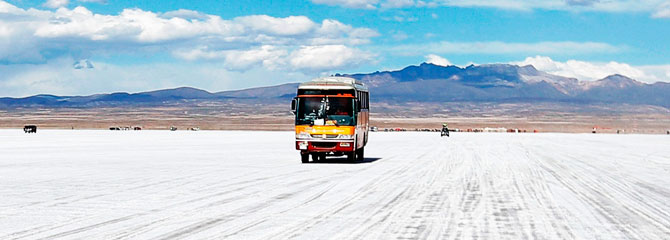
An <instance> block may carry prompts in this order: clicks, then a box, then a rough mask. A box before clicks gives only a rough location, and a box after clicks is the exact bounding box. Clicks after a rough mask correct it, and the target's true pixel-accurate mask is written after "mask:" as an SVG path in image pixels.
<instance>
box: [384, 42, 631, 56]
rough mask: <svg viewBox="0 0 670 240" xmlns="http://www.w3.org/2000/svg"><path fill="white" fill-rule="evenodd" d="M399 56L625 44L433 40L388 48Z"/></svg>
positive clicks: (575, 51) (602, 49)
mask: <svg viewBox="0 0 670 240" xmlns="http://www.w3.org/2000/svg"><path fill="white" fill-rule="evenodd" d="M387 48H388V49H389V50H390V51H391V52H393V53H395V54H397V55H410V56H412V55H415V56H416V55H424V54H426V53H437V54H487V55H492V54H498V55H500V54H520V53H522V54H551V55H581V54H592V53H616V52H620V51H623V50H625V49H626V47H621V46H612V45H610V44H607V43H599V42H535V43H509V42H448V41H442V42H433V43H427V44H406V45H398V46H391V47H387Z"/></svg>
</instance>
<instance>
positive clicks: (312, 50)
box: [289, 45, 374, 71]
mask: <svg viewBox="0 0 670 240" xmlns="http://www.w3.org/2000/svg"><path fill="white" fill-rule="evenodd" d="M373 58H374V54H371V53H369V52H365V51H361V50H358V49H354V48H349V47H347V46H344V45H325V46H304V47H301V48H300V49H298V50H296V51H294V52H293V53H292V54H291V56H290V60H289V63H290V65H291V66H292V67H294V68H296V69H300V70H311V71H329V70H335V69H341V68H343V67H347V66H356V65H359V64H361V63H363V62H370V61H373Z"/></svg>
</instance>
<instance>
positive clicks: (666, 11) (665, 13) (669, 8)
mask: <svg viewBox="0 0 670 240" xmlns="http://www.w3.org/2000/svg"><path fill="white" fill-rule="evenodd" d="M652 16H653V17H655V18H670V2H666V3H664V4H662V5H661V6H659V7H658V9H657V10H656V12H654V15H652Z"/></svg>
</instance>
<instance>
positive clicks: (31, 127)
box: [23, 125, 37, 133]
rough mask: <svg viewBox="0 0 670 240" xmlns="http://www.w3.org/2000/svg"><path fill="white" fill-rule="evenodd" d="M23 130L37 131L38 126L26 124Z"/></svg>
mask: <svg viewBox="0 0 670 240" xmlns="http://www.w3.org/2000/svg"><path fill="white" fill-rule="evenodd" d="M23 132H25V133H37V126H35V125H26V126H24V127H23Z"/></svg>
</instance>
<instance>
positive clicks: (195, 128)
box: [188, 127, 200, 131]
mask: <svg viewBox="0 0 670 240" xmlns="http://www.w3.org/2000/svg"><path fill="white" fill-rule="evenodd" d="M188 130H190V131H200V128H199V127H192V128H189V129H188Z"/></svg>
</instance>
